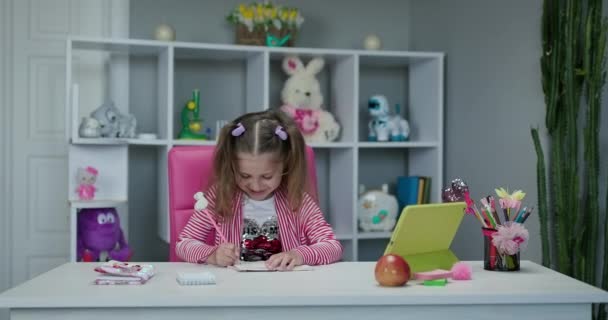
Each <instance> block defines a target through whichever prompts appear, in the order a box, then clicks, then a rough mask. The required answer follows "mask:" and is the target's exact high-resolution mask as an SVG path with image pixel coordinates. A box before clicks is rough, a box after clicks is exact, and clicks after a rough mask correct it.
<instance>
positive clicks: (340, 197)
mask: <svg viewBox="0 0 608 320" xmlns="http://www.w3.org/2000/svg"><path fill="white" fill-rule="evenodd" d="M314 152H315V165H316V171H317V188H318V193H319V204H320V207H321V210H322V212H323V213H324V215H325V218H326V219H327V221H328V222H329V224H330V225H331V226H332V228H333V230H334V232H335V233H337V234H352V233H353V214H352V212H353V210H354V208H353V204H354V191H355V190H354V180H353V179H354V150H353V149H343V148H338V149H315V150H314Z"/></svg>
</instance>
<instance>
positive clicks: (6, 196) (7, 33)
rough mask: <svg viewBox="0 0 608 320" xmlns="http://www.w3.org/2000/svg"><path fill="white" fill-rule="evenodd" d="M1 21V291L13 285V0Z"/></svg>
mask: <svg viewBox="0 0 608 320" xmlns="http://www.w3.org/2000/svg"><path fill="white" fill-rule="evenodd" d="M0 12H1V13H2V16H1V17H0V23H1V24H2V28H0V30H2V32H0V70H2V72H0V74H1V76H0V97H1V98H2V99H1V100H0V120H2V121H1V123H0V126H1V127H2V130H0V172H1V173H2V179H0V226H2V230H0V232H2V235H1V236H0V270H4V272H0V291H3V290H5V289H8V288H9V287H10V285H11V283H10V275H11V274H12V270H11V269H10V268H11V263H10V261H11V260H10V258H11V238H12V234H11V228H10V226H11V212H12V210H11V207H12V204H11V199H12V198H11V196H10V192H11V188H10V186H11V175H10V170H9V169H10V163H11V161H10V156H9V155H10V151H11V143H12V132H13V130H12V129H13V128H12V125H11V121H10V119H11V118H12V115H11V109H10V107H9V106H10V105H11V101H12V94H13V91H12V86H11V85H10V83H11V81H9V79H10V77H11V75H12V68H11V65H10V63H9V61H10V60H11V50H9V44H10V43H11V39H12V22H13V20H12V16H11V15H10V13H11V12H12V2H11V0H0Z"/></svg>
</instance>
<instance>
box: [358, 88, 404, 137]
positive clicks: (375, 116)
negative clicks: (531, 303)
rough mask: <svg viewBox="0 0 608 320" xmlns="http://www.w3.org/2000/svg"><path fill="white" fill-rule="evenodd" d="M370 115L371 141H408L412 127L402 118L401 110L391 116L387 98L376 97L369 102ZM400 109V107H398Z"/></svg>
mask: <svg viewBox="0 0 608 320" xmlns="http://www.w3.org/2000/svg"><path fill="white" fill-rule="evenodd" d="M368 109H369V114H370V116H371V117H372V120H370V121H369V136H368V140H369V141H389V140H390V141H407V140H408V139H409V135H410V126H409V124H408V123H407V121H406V120H405V119H403V118H401V115H400V114H399V110H397V114H396V115H394V116H391V115H390V114H389V109H388V101H387V100H386V97H385V96H382V95H375V96H372V97H371V98H370V99H369V102H368ZM397 109H398V107H397Z"/></svg>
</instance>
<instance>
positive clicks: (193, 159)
mask: <svg viewBox="0 0 608 320" xmlns="http://www.w3.org/2000/svg"><path fill="white" fill-rule="evenodd" d="M214 150H215V146H195V147H194V146H177V147H173V148H172V149H171V150H170V151H169V233H170V234H169V239H170V240H169V241H170V243H169V261H172V262H176V261H182V260H181V259H180V258H178V257H177V255H176V253H175V244H176V242H177V237H178V235H179V233H180V232H181V231H182V229H183V228H184V227H185V226H186V223H188V220H189V219H190V216H191V215H192V213H193V212H194V198H193V196H194V194H195V193H196V192H198V191H201V190H203V188H205V187H206V186H207V183H208V181H209V179H210V177H211V172H212V171H211V170H212V167H213V153H214ZM306 157H307V160H308V177H309V179H310V180H309V186H310V190H309V193H310V194H311V196H313V197H314V198H315V199H318V194H317V170H316V167H315V160H314V152H313V150H312V148H310V147H307V148H306ZM214 238H215V235H214V234H211V235H210V237H209V238H208V241H207V242H209V243H211V242H212V241H213V239H214Z"/></svg>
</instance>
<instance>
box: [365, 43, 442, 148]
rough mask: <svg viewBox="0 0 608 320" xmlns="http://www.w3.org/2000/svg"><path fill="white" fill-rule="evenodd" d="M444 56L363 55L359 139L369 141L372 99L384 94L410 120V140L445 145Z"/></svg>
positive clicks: (389, 103) (428, 54) (393, 111)
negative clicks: (442, 143) (369, 102)
mask: <svg viewBox="0 0 608 320" xmlns="http://www.w3.org/2000/svg"><path fill="white" fill-rule="evenodd" d="M442 66H443V55H442V54H433V53H419V54H415V53H407V52H406V53H384V54H383V53H374V54H373V55H372V54H360V55H359V102H358V105H359V108H358V110H359V113H358V114H359V132H358V134H359V141H367V140H368V138H367V137H368V134H369V129H368V123H369V120H370V119H371V118H370V116H369V112H368V100H369V98H370V97H371V96H373V95H384V96H385V97H386V98H387V100H388V106H389V111H390V114H395V112H396V108H395V105H396V104H399V106H400V115H401V116H402V117H403V118H404V119H405V120H407V121H408V124H409V127H410V135H409V141H411V142H434V141H437V142H438V143H440V144H441V141H442V140H441V139H442V135H443V111H442V110H443V89H442V88H443V67H442Z"/></svg>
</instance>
